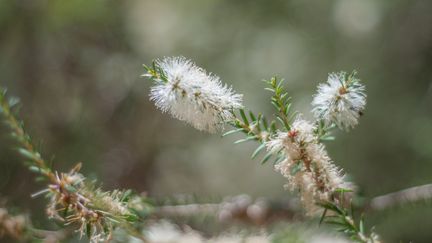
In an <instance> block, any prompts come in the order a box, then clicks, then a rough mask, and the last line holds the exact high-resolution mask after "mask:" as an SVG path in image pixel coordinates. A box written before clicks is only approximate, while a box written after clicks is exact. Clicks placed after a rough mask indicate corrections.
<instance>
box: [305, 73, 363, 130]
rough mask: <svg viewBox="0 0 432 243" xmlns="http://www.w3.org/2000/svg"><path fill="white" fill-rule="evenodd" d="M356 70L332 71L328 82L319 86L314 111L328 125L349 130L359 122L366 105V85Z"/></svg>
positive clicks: (313, 102) (314, 101)
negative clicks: (351, 71)
mask: <svg viewBox="0 0 432 243" xmlns="http://www.w3.org/2000/svg"><path fill="white" fill-rule="evenodd" d="M355 75H356V72H355V71H354V72H353V73H352V74H350V75H347V73H345V72H339V73H331V74H329V76H328V79H327V83H324V84H320V85H319V86H318V93H317V94H316V95H315V96H314V99H313V101H312V105H313V106H314V108H313V110H312V111H313V113H314V115H315V117H316V118H317V119H322V120H323V121H324V122H325V123H326V124H327V125H329V124H332V123H334V124H336V125H337V126H338V127H339V128H341V129H344V130H349V129H350V128H353V127H354V126H356V125H357V124H358V119H359V117H360V115H361V114H362V112H363V110H364V108H365V106H366V94H365V86H364V85H363V84H361V83H360V80H359V79H358V78H356V76H355Z"/></svg>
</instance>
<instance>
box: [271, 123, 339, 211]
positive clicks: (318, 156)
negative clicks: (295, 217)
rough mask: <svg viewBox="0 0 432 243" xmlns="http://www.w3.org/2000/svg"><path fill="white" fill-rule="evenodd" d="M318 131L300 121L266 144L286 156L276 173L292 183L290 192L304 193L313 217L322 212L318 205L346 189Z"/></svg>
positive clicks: (301, 194) (304, 203)
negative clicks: (319, 141) (340, 189)
mask: <svg viewBox="0 0 432 243" xmlns="http://www.w3.org/2000/svg"><path fill="white" fill-rule="evenodd" d="M314 129H315V127H314V125H312V124H311V123H310V122H308V121H306V120H304V119H302V118H300V117H298V118H297V119H296V120H295V121H294V122H293V124H292V126H291V130H290V131H288V132H279V133H278V134H277V136H276V137H275V138H273V139H272V140H270V141H269V142H267V144H266V145H267V148H268V150H270V151H273V152H282V153H283V155H284V156H285V160H283V161H282V162H280V163H278V164H276V165H275V169H276V170H277V171H279V172H280V173H281V174H282V175H283V176H284V177H286V178H287V179H288V184H287V185H286V187H287V188H288V189H290V190H292V191H297V190H298V191H299V192H300V197H301V201H302V203H303V206H304V207H305V209H306V211H307V212H308V213H309V214H314V213H315V212H316V211H317V210H318V207H316V202H318V201H321V200H329V199H330V197H331V195H332V193H333V192H335V190H336V189H338V188H342V187H344V186H345V185H344V179H343V176H342V174H341V171H340V170H339V169H338V168H337V167H336V166H335V165H334V164H333V162H332V161H331V159H330V157H329V156H328V154H327V152H326V150H325V148H324V146H323V145H322V144H320V143H318V140H317V138H316V136H315V135H314Z"/></svg>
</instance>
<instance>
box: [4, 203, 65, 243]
mask: <svg viewBox="0 0 432 243" xmlns="http://www.w3.org/2000/svg"><path fill="white" fill-rule="evenodd" d="M68 234H70V231H66V230H57V231H49V230H39V229H35V228H33V226H32V223H31V222H30V219H29V218H28V217H27V216H25V215H22V214H20V215H12V214H10V213H9V211H8V210H7V209H6V208H0V239H3V238H5V237H7V238H10V239H14V240H16V241H27V240H30V239H34V238H36V239H40V240H41V241H42V242H45V243H54V242H59V241H61V240H63V239H65V238H66V237H67V235H68Z"/></svg>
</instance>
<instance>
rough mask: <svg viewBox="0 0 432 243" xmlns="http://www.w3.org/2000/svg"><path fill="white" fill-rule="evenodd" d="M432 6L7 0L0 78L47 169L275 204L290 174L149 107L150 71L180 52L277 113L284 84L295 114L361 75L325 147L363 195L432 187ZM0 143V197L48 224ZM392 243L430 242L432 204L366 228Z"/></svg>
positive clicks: (29, 179)
mask: <svg viewBox="0 0 432 243" xmlns="http://www.w3.org/2000/svg"><path fill="white" fill-rule="evenodd" d="M431 13H432V1H426V0H424V1H420V0H419V1H407V0H405V1H402V0H393V1H384V0H381V1H374V0H339V1H305V0H291V1H290V0H274V1H268V0H243V1H232V0H219V1H217V0H207V1H202V0H201V1H199V0H184V1H178V0H157V1H156V0H154V1H150V0H128V1H115V0H94V1H85V0H68V1H49V0H16V1H13V0H2V1H0V82H1V85H3V86H5V87H7V88H8V89H9V91H10V93H11V94H13V95H16V96H18V97H20V98H21V100H22V103H23V107H22V109H21V116H22V118H23V119H24V121H25V123H26V126H27V128H28V130H29V132H30V133H31V134H32V135H33V137H34V139H35V140H36V141H41V142H40V143H41V148H42V150H43V151H44V153H45V154H46V155H47V156H46V157H49V156H51V155H54V156H55V157H54V158H53V159H54V161H55V162H54V166H55V167H56V168H58V169H59V170H66V169H68V168H70V167H71V166H72V165H73V164H74V163H76V162H78V161H82V162H83V165H84V166H83V168H84V173H86V174H88V175H91V176H92V177H94V178H98V179H99V180H100V181H101V182H102V183H103V186H104V188H107V189H112V188H132V189H134V190H136V191H138V192H148V194H149V195H151V196H153V197H156V198H164V197H167V196H171V195H175V194H195V195H197V196H198V197H204V198H209V197H213V196H219V197H223V196H226V195H237V194H241V193H247V194H250V195H252V196H253V197H267V198H271V199H275V200H277V199H280V198H284V197H286V196H287V195H288V192H287V191H285V190H284V189H283V187H282V185H283V184H284V179H283V178H282V176H281V175H280V174H278V173H276V172H274V171H273V169H272V166H271V164H267V165H264V166H261V165H259V163H258V161H252V160H251V159H250V153H251V152H252V151H253V149H254V147H255V145H254V144H252V143H251V144H243V145H236V146H233V145H232V142H233V141H235V137H229V138H224V139H221V138H220V136H217V135H216V136H215V135H209V134H204V133H200V132H197V131H195V130H194V129H193V128H191V127H189V126H187V125H185V124H183V123H181V122H179V121H177V120H174V119H171V117H170V116H169V115H167V114H161V113H160V112H159V111H157V110H156V109H155V107H154V106H153V104H152V103H151V102H150V101H149V99H148V91H149V85H150V83H149V81H147V80H145V79H142V78H140V77H139V76H140V74H142V73H143V72H144V70H143V68H142V64H143V63H147V64H148V63H150V62H151V61H152V59H154V58H158V57H163V56H175V55H183V56H186V57H188V58H191V59H193V60H194V61H195V62H196V63H197V64H199V65H200V66H202V67H204V68H206V69H207V70H208V71H210V72H213V73H216V74H218V75H219V76H220V77H221V78H222V79H223V80H224V81H225V82H226V83H228V84H232V85H233V87H234V89H235V90H237V91H238V92H239V93H243V94H244V95H245V105H246V106H247V107H250V108H252V109H253V110H254V111H262V112H263V113H265V114H270V112H271V111H272V107H271V105H270V103H269V94H268V93H267V92H265V91H264V90H263V86H264V85H263V83H262V82H261V80H262V79H264V78H269V77H271V76H272V75H279V76H280V77H283V78H285V79H286V83H285V84H286V88H287V89H288V90H289V91H290V94H291V95H292V97H293V100H294V107H295V109H296V110H298V111H300V112H302V113H304V114H305V116H306V117H311V115H310V109H311V107H310V102H311V100H312V95H313V94H314V92H315V90H316V85H317V84H318V83H319V82H323V81H325V80H326V76H327V74H328V73H329V72H332V71H340V70H346V71H351V70H352V69H356V70H358V71H359V76H360V78H361V79H362V80H363V81H364V83H365V84H366V86H367V89H368V105H367V109H366V112H365V115H364V116H363V117H362V119H361V121H360V126H358V128H357V129H355V130H353V131H351V132H349V133H337V136H338V139H337V140H336V141H335V142H331V143H329V144H328V146H327V147H328V150H329V153H330V155H331V156H332V158H333V159H334V160H335V162H336V163H337V164H338V165H340V166H341V167H342V168H344V170H345V171H346V172H348V173H349V174H350V176H351V177H352V178H353V180H354V181H355V182H356V183H357V185H358V186H359V188H360V189H361V193H362V194H363V195H364V196H365V197H366V198H371V197H374V196H377V195H381V194H385V193H389V192H393V191H396V190H400V189H404V188H407V187H410V186H415V185H420V184H426V183H431V182H432V163H431V162H432V147H431V146H432V141H431V135H432V106H431V105H432V104H431V103H432V14H431ZM1 131H2V134H4V136H2V140H1V143H2V144H1V147H0V152H1V153H0V195H1V196H2V197H3V198H7V199H8V201H9V203H10V204H12V205H15V206H17V207H19V208H21V209H23V208H24V209H28V212H29V213H30V214H31V215H32V219H33V221H35V224H36V225H38V224H40V225H44V224H46V221H45V215H44V210H43V209H44V203H45V201H44V199H31V198H30V196H29V195H30V194H31V193H34V192H36V191H38V190H40V189H41V185H40V184H37V183H34V182H33V175H32V174H31V173H29V172H28V171H27V170H26V169H25V168H24V167H23V166H22V165H21V161H20V160H19V158H18V156H16V155H15V153H14V151H12V150H11V149H10V146H11V141H10V140H9V139H7V136H6V135H5V134H6V130H5V129H4V128H3V129H2V130H1ZM367 219H368V222H367V223H368V224H370V225H376V231H377V232H379V233H380V234H381V235H382V236H383V237H384V239H386V242H409V241H410V240H411V241H412V242H430V241H431V239H432V231H431V230H430V229H431V227H432V207H431V204H430V203H421V204H415V205H406V206H403V207H401V208H394V209H391V210H386V211H385V212H379V213H375V214H373V215H370V216H368V217H367Z"/></svg>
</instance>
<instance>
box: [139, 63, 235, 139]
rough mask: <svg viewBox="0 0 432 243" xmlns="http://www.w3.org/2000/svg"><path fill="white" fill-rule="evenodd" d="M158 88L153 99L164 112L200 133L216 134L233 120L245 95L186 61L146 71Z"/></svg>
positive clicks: (158, 65)
mask: <svg viewBox="0 0 432 243" xmlns="http://www.w3.org/2000/svg"><path fill="white" fill-rule="evenodd" d="M146 69H147V74H144V75H143V76H146V77H149V78H151V79H152V80H153V81H154V82H155V85H154V86H153V87H152V88H151V91H150V99H151V100H152V101H154V102H155V104H156V106H157V107H158V108H159V109H160V110H162V111H163V112H169V113H171V115H172V116H173V117H175V118H177V119H179V120H182V121H185V122H187V123H189V124H190V125H192V126H193V127H195V128H196V129H198V130H204V131H208V132H211V133H213V132H216V131H218V130H220V129H221V128H222V126H223V124H224V123H225V122H227V121H230V120H232V118H233V114H232V110H233V109H238V108H241V107H242V95H241V94H236V93H235V92H234V91H233V90H232V88H231V87H228V86H227V85H226V84H223V83H222V82H221V80H220V78H219V77H218V76H216V75H214V74H210V73H207V72H206V71H205V70H204V69H202V68H200V67H198V66H196V65H195V64H194V63H193V62H192V61H190V60H188V59H186V58H184V57H167V58H163V59H162V60H156V61H155V62H154V64H153V67H152V68H150V67H146Z"/></svg>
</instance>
